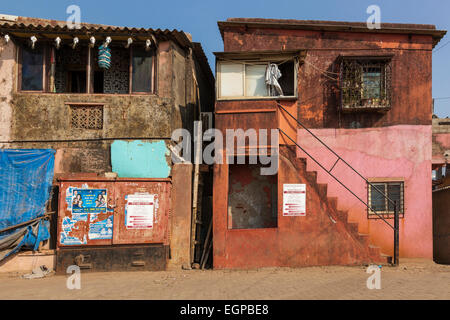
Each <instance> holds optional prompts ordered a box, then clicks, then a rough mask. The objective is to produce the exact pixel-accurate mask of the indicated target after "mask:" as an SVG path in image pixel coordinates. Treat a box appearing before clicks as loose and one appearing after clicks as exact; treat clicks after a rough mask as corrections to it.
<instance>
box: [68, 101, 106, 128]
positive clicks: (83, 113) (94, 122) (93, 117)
mask: <svg viewBox="0 0 450 320" xmlns="http://www.w3.org/2000/svg"><path fill="white" fill-rule="evenodd" d="M70 113H71V120H70V121H71V127H72V128H76V129H91V130H101V129H103V106H102V105H70Z"/></svg>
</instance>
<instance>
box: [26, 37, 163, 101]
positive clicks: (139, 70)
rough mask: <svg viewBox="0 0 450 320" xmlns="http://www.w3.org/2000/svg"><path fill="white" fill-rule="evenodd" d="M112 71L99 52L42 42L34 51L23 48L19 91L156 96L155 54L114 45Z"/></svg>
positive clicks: (111, 50)
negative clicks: (104, 65) (101, 62)
mask: <svg viewBox="0 0 450 320" xmlns="http://www.w3.org/2000/svg"><path fill="white" fill-rule="evenodd" d="M108 50H109V53H110V54H111V55H110V60H109V65H108V67H106V68H105V67H102V66H100V65H99V50H98V47H97V46H96V47H95V48H89V47H88V45H87V44H82V43H79V44H78V45H77V46H76V47H75V48H73V47H72V45H71V44H61V46H60V48H59V49H56V48H55V46H54V44H53V43H49V42H47V43H45V42H42V43H40V44H39V46H38V45H36V47H35V48H34V49H31V48H30V47H29V45H27V44H25V43H24V44H23V45H21V47H20V58H21V69H20V70H21V72H20V75H19V84H20V86H19V89H20V90H22V91H43V92H52V93H101V94H132V93H146V94H149V93H154V92H155V87H154V83H155V81H154V79H153V78H154V77H155V72H154V70H155V66H154V64H155V63H156V62H155V60H156V59H155V51H154V50H148V51H147V50H145V49H144V48H140V47H139V44H136V46H134V45H133V46H132V47H130V48H125V47H124V46H123V45H112V44H111V45H110V47H109V48H108Z"/></svg>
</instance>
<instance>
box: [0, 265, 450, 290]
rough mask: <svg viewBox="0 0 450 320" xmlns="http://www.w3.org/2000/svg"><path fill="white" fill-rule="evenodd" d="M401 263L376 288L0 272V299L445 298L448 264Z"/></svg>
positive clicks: (321, 273) (291, 272) (215, 276)
mask: <svg viewBox="0 0 450 320" xmlns="http://www.w3.org/2000/svg"><path fill="white" fill-rule="evenodd" d="M400 264H401V265H400V267H398V268H394V267H389V266H383V267H382V272H381V289H380V290H376V289H375V290H369V289H367V286H366V280H367V278H368V277H369V276H370V274H367V273H366V267H339V266H332V267H308V268H296V269H291V268H264V269H259V270H249V271H243V270H232V271H229V270H204V271H201V270H180V271H164V272H111V273H84V274H83V273H82V274H81V289H80V290H76V289H75V290H69V289H67V287H66V281H67V277H66V276H56V275H48V276H47V277H46V278H42V279H33V280H27V279H22V278H21V277H20V275H19V274H0V299H450V266H444V265H438V264H435V263H433V262H432V261H429V260H402V261H400Z"/></svg>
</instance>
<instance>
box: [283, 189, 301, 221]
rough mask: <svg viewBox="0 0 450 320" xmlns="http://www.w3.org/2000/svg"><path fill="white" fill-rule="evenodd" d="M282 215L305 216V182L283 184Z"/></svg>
mask: <svg viewBox="0 0 450 320" xmlns="http://www.w3.org/2000/svg"><path fill="white" fill-rule="evenodd" d="M283 216H290V217H295V216H306V184H283Z"/></svg>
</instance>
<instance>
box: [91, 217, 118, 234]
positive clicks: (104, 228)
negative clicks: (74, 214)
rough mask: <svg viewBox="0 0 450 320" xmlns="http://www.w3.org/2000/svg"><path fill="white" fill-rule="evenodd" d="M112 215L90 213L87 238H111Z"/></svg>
mask: <svg viewBox="0 0 450 320" xmlns="http://www.w3.org/2000/svg"><path fill="white" fill-rule="evenodd" d="M113 221H114V216H113V215H110V216H107V215H104V214H97V213H93V214H91V215H90V222H91V223H90V224H89V239H90V240H105V239H112V234H113Z"/></svg>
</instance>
